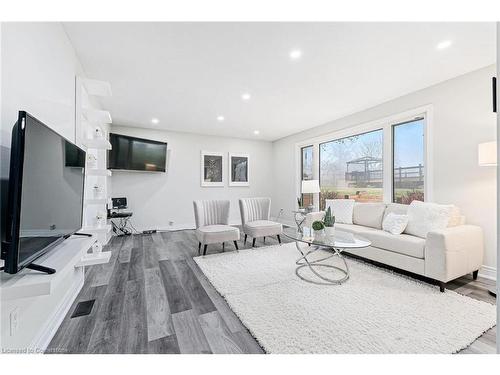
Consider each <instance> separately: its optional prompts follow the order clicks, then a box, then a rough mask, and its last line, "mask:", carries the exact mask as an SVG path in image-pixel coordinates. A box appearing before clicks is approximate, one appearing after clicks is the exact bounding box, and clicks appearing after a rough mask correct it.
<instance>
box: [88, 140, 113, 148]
mask: <svg viewBox="0 0 500 375" xmlns="http://www.w3.org/2000/svg"><path fill="white" fill-rule="evenodd" d="M83 145H84V146H85V147H87V148H94V149H97V150H111V143H109V141H108V140H107V139H104V138H98V139H96V138H94V139H85V140H84V141H83Z"/></svg>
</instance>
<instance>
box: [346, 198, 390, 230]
mask: <svg viewBox="0 0 500 375" xmlns="http://www.w3.org/2000/svg"><path fill="white" fill-rule="evenodd" d="M384 212H385V203H357V202H356V203H355V204H354V210H353V213H352V222H353V224H357V225H364V226H365V227H370V228H376V229H382V219H383V217H384Z"/></svg>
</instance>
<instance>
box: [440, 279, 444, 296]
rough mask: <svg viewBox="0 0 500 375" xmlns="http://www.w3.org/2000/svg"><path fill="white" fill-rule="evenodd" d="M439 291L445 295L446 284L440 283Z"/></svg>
mask: <svg viewBox="0 0 500 375" xmlns="http://www.w3.org/2000/svg"><path fill="white" fill-rule="evenodd" d="M439 291H440V292H441V293H444V283H443V282H442V281H439Z"/></svg>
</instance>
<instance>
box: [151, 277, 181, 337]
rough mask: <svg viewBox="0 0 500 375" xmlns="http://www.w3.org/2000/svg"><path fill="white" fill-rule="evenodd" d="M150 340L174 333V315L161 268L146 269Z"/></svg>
mask: <svg viewBox="0 0 500 375" xmlns="http://www.w3.org/2000/svg"><path fill="white" fill-rule="evenodd" d="M145 286H146V316H147V326H148V341H153V340H156V339H159V338H162V337H166V336H170V335H173V334H174V327H173V325H172V315H171V314H170V307H169V305H168V299H167V295H166V293H165V288H164V287H163V281H162V279H161V275H160V269H159V268H151V269H146V270H145Z"/></svg>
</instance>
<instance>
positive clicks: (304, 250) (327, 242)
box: [283, 228, 371, 285]
mask: <svg viewBox="0 0 500 375" xmlns="http://www.w3.org/2000/svg"><path fill="white" fill-rule="evenodd" d="M304 232H306V231H304ZM283 234H284V235H285V236H286V237H288V238H290V239H291V240H294V241H295V246H296V247H297V250H298V251H299V253H300V255H301V256H300V258H299V259H297V261H296V262H295V264H297V266H298V267H297V268H296V269H295V274H296V275H297V276H298V277H299V278H301V279H302V280H304V281H307V282H310V283H313V284H319V285H337V284H342V283H343V282H345V281H346V280H347V279H348V278H349V266H348V265H347V262H346V260H345V258H344V256H343V255H342V252H343V251H344V250H346V249H360V248H364V247H368V246H370V245H371V242H370V241H368V240H366V239H364V238H361V237H358V236H355V235H353V234H352V233H348V232H344V231H341V230H338V229H335V232H334V234H333V235H326V234H324V233H323V234H321V235H318V234H317V235H311V236H309V235H308V234H307V233H306V234H304V233H302V231H300V230H298V229H295V228H286V229H284V230H283ZM302 244H307V246H305V247H302V246H301V245H302ZM319 252H322V253H324V255H325V256H324V257H319V259H317V254H318V253H319ZM334 257H335V258H339V259H340V260H341V261H342V262H343V265H344V267H343V268H341V267H338V266H335V265H333V264H331V262H327V261H328V260H331V259H332V258H334ZM304 268H308V269H309V270H310V271H311V272H312V273H313V275H314V278H308V277H305V276H303V275H302V274H301V270H302V269H304ZM325 268H330V269H335V270H337V271H340V272H341V273H342V274H343V275H344V276H343V277H341V278H338V279H334V278H331V277H328V276H326V275H325V272H324V269H325Z"/></svg>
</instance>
